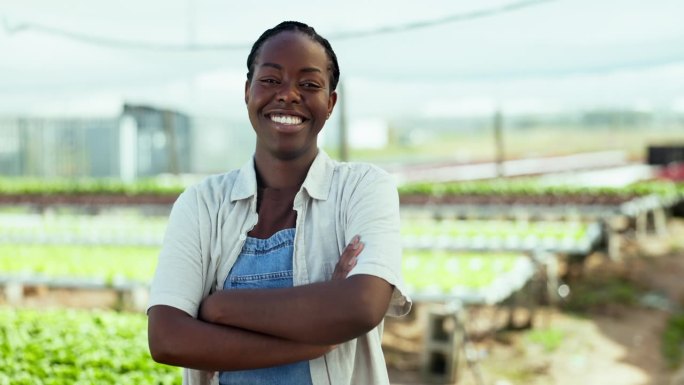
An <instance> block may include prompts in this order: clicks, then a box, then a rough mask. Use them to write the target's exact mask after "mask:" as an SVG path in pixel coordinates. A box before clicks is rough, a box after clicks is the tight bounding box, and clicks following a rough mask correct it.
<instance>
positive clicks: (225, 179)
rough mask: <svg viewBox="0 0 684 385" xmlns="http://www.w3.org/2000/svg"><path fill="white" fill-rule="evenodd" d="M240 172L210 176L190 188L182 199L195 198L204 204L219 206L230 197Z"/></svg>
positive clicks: (234, 171)
mask: <svg viewBox="0 0 684 385" xmlns="http://www.w3.org/2000/svg"><path fill="white" fill-rule="evenodd" d="M238 174H239V170H232V171H230V172H227V173H223V174H216V175H210V176H207V177H205V178H204V179H202V180H201V181H199V182H197V183H195V184H193V185H190V186H188V187H187V188H186V189H185V191H184V192H183V194H182V195H181V197H183V196H185V199H191V198H193V197H194V198H195V199H196V200H197V201H198V202H204V204H211V203H216V204H219V203H220V202H223V201H225V200H227V197H230V192H231V191H232V190H233V188H234V186H235V182H236V180H237V176H238Z"/></svg>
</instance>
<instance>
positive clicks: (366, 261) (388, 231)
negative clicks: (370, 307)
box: [346, 168, 411, 316]
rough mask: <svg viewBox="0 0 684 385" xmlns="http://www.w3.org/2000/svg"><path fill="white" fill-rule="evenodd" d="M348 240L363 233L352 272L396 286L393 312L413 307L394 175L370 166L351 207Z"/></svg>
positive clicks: (347, 230) (391, 303)
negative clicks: (407, 285)
mask: <svg viewBox="0 0 684 385" xmlns="http://www.w3.org/2000/svg"><path fill="white" fill-rule="evenodd" d="M346 216H347V218H346V219H347V220H346V222H347V226H346V236H347V237H348V238H349V239H347V240H346V242H347V244H348V243H349V242H351V238H352V237H353V236H354V235H356V234H359V235H360V236H361V241H362V242H363V244H364V248H363V251H362V252H361V254H359V256H358V259H357V264H356V266H355V267H354V268H353V269H352V271H351V272H350V273H349V276H352V275H357V274H367V275H373V276H377V277H379V278H382V279H384V280H385V281H387V282H388V283H389V284H391V285H392V286H394V291H393V292H392V299H391V301H390V306H389V308H388V310H387V313H386V314H387V315H389V316H402V315H405V314H408V312H409V311H410V309H411V299H410V298H409V297H408V295H407V294H406V288H405V285H404V280H403V276H402V272H401V269H402V265H401V257H402V249H401V236H400V222H399V194H398V191H397V187H396V184H395V183H394V180H393V179H392V177H391V176H390V175H389V174H387V173H386V172H384V171H382V170H379V169H376V168H370V169H369V171H368V172H367V173H365V174H364V175H363V177H362V178H361V179H360V180H359V182H358V184H357V185H356V187H355V189H354V191H353V193H352V196H351V198H350V201H349V205H348V209H347V213H346Z"/></svg>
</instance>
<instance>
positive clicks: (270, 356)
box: [148, 306, 330, 371]
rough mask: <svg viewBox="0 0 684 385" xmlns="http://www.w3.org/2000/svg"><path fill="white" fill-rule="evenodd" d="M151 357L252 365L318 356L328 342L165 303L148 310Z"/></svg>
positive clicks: (185, 363) (191, 363)
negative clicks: (214, 319)
mask: <svg viewBox="0 0 684 385" xmlns="http://www.w3.org/2000/svg"><path fill="white" fill-rule="evenodd" d="M148 329H149V330H148V335H149V345H150V352H151V353H152V357H153V358H154V360H155V361H157V362H160V363H164V364H167V365H174V366H182V367H185V368H192V369H201V370H209V371H224V370H241V369H256V368H262V367H269V366H275V365H281V364H287V363H292V362H296V361H302V360H309V359H314V358H317V357H320V356H321V355H323V354H325V353H326V352H328V351H329V350H330V347H329V346H323V345H313V344H304V343H298V342H293V341H289V340H286V339H283V338H278V337H274V336H269V335H264V334H261V333H256V332H253V331H248V330H244V329H239V328H235V327H228V326H223V325H216V324H211V323H207V322H204V321H200V320H197V319H194V318H192V317H190V316H189V315H187V314H186V313H184V312H182V311H181V310H178V309H175V308H172V307H169V306H155V307H153V308H152V309H150V312H149V326H148Z"/></svg>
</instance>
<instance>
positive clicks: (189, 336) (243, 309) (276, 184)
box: [148, 22, 411, 385]
mask: <svg viewBox="0 0 684 385" xmlns="http://www.w3.org/2000/svg"><path fill="white" fill-rule="evenodd" d="M247 68H248V73H247V81H246V83H245V103H246V105H247V112H248V115H249V120H250V122H251V124H252V127H253V129H254V131H255V133H256V136H257V142H256V149H255V151H254V156H253V158H252V159H250V160H249V161H248V162H247V163H246V164H245V165H244V166H243V167H242V168H241V169H239V170H234V171H231V172H229V173H226V174H223V175H217V176H214V177H210V178H208V179H206V180H205V181H203V182H201V183H199V184H197V185H195V186H192V187H190V188H188V189H187V190H186V191H185V192H183V194H181V196H180V197H179V198H178V201H177V202H176V203H175V205H174V208H173V210H172V213H171V216H170V219H169V225H168V228H167V231H166V236H165V241H164V244H163V247H162V251H161V253H160V255H159V262H158V266H157V270H156V273H155V278H154V281H153V284H152V289H151V295H150V304H149V309H148V315H149V322H148V328H149V345H150V351H151V353H152V356H153V358H154V359H155V360H157V361H159V362H162V363H165V364H170V365H176V366H182V367H185V368H188V369H187V370H186V371H185V372H184V376H185V379H186V383H189V384H221V385H229V384H246V383H249V384H279V385H283V384H293V385H294V384H297V385H302V384H303V385H306V384H312V385H314V384H315V385H318V384H332V383H333V381H335V383H338V382H339V383H345V384H389V380H388V376H387V370H386V365H385V361H384V358H383V354H382V349H381V345H380V341H381V340H382V321H383V317H384V316H385V315H394V316H399V315H404V314H406V313H408V311H409V309H410V307H411V301H410V299H409V298H408V297H407V296H406V295H405V294H404V293H405V290H404V283H403V279H402V276H401V246H400V244H401V242H400V234H399V199H398V193H397V189H396V186H395V184H394V182H393V179H392V177H391V176H390V175H388V174H387V173H386V172H384V171H382V170H380V169H379V168H377V167H374V166H371V165H368V164H360V163H355V164H350V163H339V162H336V161H333V160H331V159H330V158H329V157H328V156H327V155H326V154H325V152H323V151H321V150H319V148H318V143H317V141H318V135H319V133H320V132H321V130H322V129H323V127H324V125H325V122H326V120H327V119H328V118H329V117H330V115H331V114H332V112H333V109H334V107H335V102H336V101H337V93H336V92H335V88H336V86H337V82H338V80H339V66H338V64H337V57H336V56H335V53H334V52H333V50H332V47H331V46H330V44H329V43H328V41H327V40H325V39H324V38H323V37H321V36H320V35H318V34H317V33H316V31H315V30H314V29H313V28H311V27H309V26H307V25H305V24H302V23H298V22H283V23H281V24H279V25H277V26H276V27H274V28H273V29H270V30H268V31H266V32H264V33H263V34H262V35H261V37H260V38H259V39H258V40H257V41H256V42H255V43H254V46H253V47H252V51H251V53H250V54H249V57H248V59H247Z"/></svg>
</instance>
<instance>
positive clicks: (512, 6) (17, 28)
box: [3, 0, 555, 51]
mask: <svg viewBox="0 0 684 385" xmlns="http://www.w3.org/2000/svg"><path fill="white" fill-rule="evenodd" d="M551 1H555V0H524V1H518V2H514V3H509V4H504V5H502V6H499V7H494V8H489V9H483V10H478V11H471V12H466V13H458V14H453V15H448V16H445V17H441V18H438V19H432V20H423V21H416V22H411V23H406V24H400V25H395V26H385V27H379V28H373V29H368V30H364V31H348V32H339V33H331V34H328V37H329V39H330V40H348V39H358V38H365V37H370V36H377V35H385V34H392V33H399V32H406V31H412V30H416V29H423V28H430V27H434V26H438V25H443V24H450V23H457V22H463V21H468V20H474V19H481V18H485V17H491V16H496V15H499V14H502V13H508V12H513V11H517V10H520V9H523V8H527V7H531V6H536V5H540V4H543V3H548V2H551ZM3 26H4V29H5V31H6V32H7V34H8V35H10V36H11V35H16V34H19V33H25V32H31V31H33V32H38V33H43V34H47V35H53V36H57V37H61V38H65V39H69V40H73V41H78V42H81V43H85V44H90V45H96V46H102V47H108V48H115V49H138V50H150V51H236V50H244V49H249V48H251V46H252V44H251V43H234V44H231V43H219V44H193V43H188V44H173V43H169V44H162V43H151V42H141V41H133V40H122V39H116V38H112V37H105V36H95V35H90V34H86V33H81V32H75V31H69V30H66V29H62V28H57V27H52V26H48V25H44V24H39V23H31V22H25V23H19V24H16V25H10V23H9V21H8V20H7V18H3Z"/></svg>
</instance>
